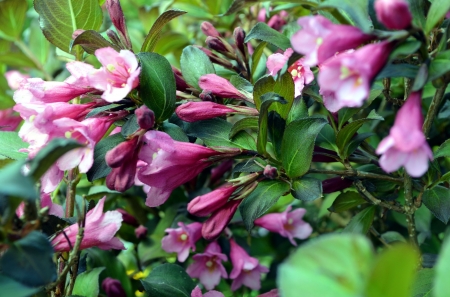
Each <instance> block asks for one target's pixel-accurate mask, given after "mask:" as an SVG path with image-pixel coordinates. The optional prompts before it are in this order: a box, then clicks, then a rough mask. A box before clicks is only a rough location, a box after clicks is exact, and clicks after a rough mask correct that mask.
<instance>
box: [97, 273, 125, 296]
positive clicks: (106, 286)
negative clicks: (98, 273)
mask: <svg viewBox="0 0 450 297" xmlns="http://www.w3.org/2000/svg"><path fill="white" fill-rule="evenodd" d="M102 289H103V291H105V292H106V296H107V297H127V294H126V293H125V290H124V289H123V287H122V284H121V283H120V281H119V280H117V279H114V278H111V277H107V278H105V279H104V280H103V282H102Z"/></svg>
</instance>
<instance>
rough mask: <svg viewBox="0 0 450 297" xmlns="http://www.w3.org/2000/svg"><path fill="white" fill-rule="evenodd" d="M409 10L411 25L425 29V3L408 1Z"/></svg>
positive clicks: (415, 0) (416, 0)
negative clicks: (411, 18)
mask: <svg viewBox="0 0 450 297" xmlns="http://www.w3.org/2000/svg"><path fill="white" fill-rule="evenodd" d="M408 2H409V10H410V11H411V14H412V16H413V24H414V25H415V26H416V27H418V28H425V21H426V20H425V14H424V12H425V1H423V0H408Z"/></svg>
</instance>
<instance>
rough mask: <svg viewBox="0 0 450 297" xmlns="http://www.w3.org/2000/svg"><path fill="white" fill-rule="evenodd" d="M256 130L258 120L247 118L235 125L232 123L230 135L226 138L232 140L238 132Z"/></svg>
mask: <svg viewBox="0 0 450 297" xmlns="http://www.w3.org/2000/svg"><path fill="white" fill-rule="evenodd" d="M255 128H258V118H257V117H247V118H243V119H240V120H239V121H237V122H236V123H234V125H233V127H232V128H231V130H230V134H229V135H228V137H229V138H230V139H233V136H235V135H236V134H237V133H238V132H239V131H242V130H245V129H255Z"/></svg>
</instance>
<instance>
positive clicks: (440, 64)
mask: <svg viewBox="0 0 450 297" xmlns="http://www.w3.org/2000/svg"><path fill="white" fill-rule="evenodd" d="M449 71H450V50H447V51H444V52H440V53H438V54H437V55H436V57H435V58H434V59H433V61H431V64H430V68H429V76H428V81H432V80H435V79H436V78H439V77H441V76H442V75H444V74H446V73H447V72H449Z"/></svg>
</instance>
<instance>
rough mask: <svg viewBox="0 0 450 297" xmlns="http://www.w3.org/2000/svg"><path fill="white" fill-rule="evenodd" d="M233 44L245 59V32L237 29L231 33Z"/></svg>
mask: <svg viewBox="0 0 450 297" xmlns="http://www.w3.org/2000/svg"><path fill="white" fill-rule="evenodd" d="M233 36H234V42H235V44H236V47H237V48H238V49H239V50H240V51H241V53H242V55H243V56H244V57H245V43H244V40H245V31H244V30H243V29H242V28H241V27H237V28H236V29H234V32H233Z"/></svg>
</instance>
